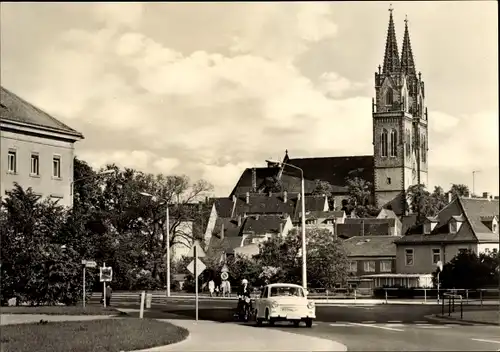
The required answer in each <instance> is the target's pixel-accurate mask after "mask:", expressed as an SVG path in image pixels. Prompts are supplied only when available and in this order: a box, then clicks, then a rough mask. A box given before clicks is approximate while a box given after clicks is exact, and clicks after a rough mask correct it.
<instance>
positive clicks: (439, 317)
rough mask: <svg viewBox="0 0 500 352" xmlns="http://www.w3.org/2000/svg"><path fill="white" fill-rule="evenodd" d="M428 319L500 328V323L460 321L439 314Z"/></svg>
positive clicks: (427, 316) (429, 316)
mask: <svg viewBox="0 0 500 352" xmlns="http://www.w3.org/2000/svg"><path fill="white" fill-rule="evenodd" d="M425 318H426V319H429V320H434V321H438V322H446V323H455V324H459V325H464V326H473V325H486V326H500V323H488V322H484V321H477V320H466V319H458V318H455V317H443V316H440V315H438V314H434V315H426V316H425Z"/></svg>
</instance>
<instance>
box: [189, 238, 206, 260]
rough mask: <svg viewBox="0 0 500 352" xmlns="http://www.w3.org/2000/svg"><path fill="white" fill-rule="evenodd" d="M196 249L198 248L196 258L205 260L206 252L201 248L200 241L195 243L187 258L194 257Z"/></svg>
mask: <svg viewBox="0 0 500 352" xmlns="http://www.w3.org/2000/svg"><path fill="white" fill-rule="evenodd" d="M194 247H196V256H197V257H198V258H203V257H204V256H205V252H204V251H203V249H202V248H201V245H200V241H194V243H193V246H192V247H191V249H190V250H189V252H188V254H186V257H194Z"/></svg>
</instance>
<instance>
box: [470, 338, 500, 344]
mask: <svg viewBox="0 0 500 352" xmlns="http://www.w3.org/2000/svg"><path fill="white" fill-rule="evenodd" d="M471 340H473V341H479V342H489V343H499V344H500V341H495V340H484V339H471Z"/></svg>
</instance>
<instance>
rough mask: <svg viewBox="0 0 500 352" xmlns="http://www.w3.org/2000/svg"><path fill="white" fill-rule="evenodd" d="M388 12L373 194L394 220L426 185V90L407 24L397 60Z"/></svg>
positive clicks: (378, 78)
mask: <svg viewBox="0 0 500 352" xmlns="http://www.w3.org/2000/svg"><path fill="white" fill-rule="evenodd" d="M392 11H393V10H392V8H391V9H389V12H390V14H389V28H388V32H387V39H386V44H385V54H384V63H383V66H382V67H381V66H379V67H378V72H376V73H375V98H374V99H373V102H372V119H373V151H374V154H373V155H374V189H375V200H376V204H377V206H378V207H388V206H390V208H392V210H394V212H395V213H396V214H398V215H402V214H404V213H405V211H406V210H407V202H406V194H405V193H406V192H405V191H406V190H407V189H408V187H410V186H411V185H415V184H425V185H427V184H428V180H427V165H428V155H427V152H428V129H427V108H426V107H425V90H424V82H423V81H422V77H421V73H420V72H419V73H418V74H417V73H416V69H415V61H414V58H413V52H412V49H411V43H410V34H409V30H408V20H406V19H405V32H404V37H403V47H402V51H401V57H400V56H399V52H398V45H397V41H396V31H395V28H394V19H393V16H392Z"/></svg>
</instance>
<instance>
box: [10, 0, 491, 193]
mask: <svg viewBox="0 0 500 352" xmlns="http://www.w3.org/2000/svg"><path fill="white" fill-rule="evenodd" d="M86 6H90V7H89V8H91V9H92V10H91V11H86V12H82V14H81V15H80V16H81V17H83V16H87V18H81V23H83V22H85V23H86V25H80V26H78V27H77V26H74V28H71V29H66V30H65V31H61V30H59V35H51V36H47V39H46V40H45V41H44V43H45V45H44V46H43V48H42V49H41V50H42V51H41V52H39V53H38V52H37V54H36V55H33V57H36V60H37V61H33V63H32V64H30V74H29V77H24V78H23V79H24V80H25V82H28V83H29V84H25V85H24V86H25V87H26V88H24V90H21V91H19V93H20V95H21V96H23V97H25V98H26V99H27V100H29V101H30V102H33V103H34V104H35V105H37V106H39V107H40V108H42V109H44V110H46V111H47V112H49V113H51V114H53V115H54V116H55V117H57V118H60V119H62V120H65V121H68V120H69V122H68V123H69V124H70V125H72V126H78V127H79V128H80V129H82V132H83V133H84V135H85V136H87V137H88V138H87V139H86V140H84V141H82V142H79V143H78V144H77V146H76V148H77V151H78V154H79V155H80V156H81V157H82V158H84V159H86V160H88V161H89V162H90V163H91V164H92V165H94V166H101V165H103V164H105V163H108V162H116V163H117V164H119V165H123V166H128V167H135V168H138V169H141V170H143V171H150V172H164V173H186V174H188V175H190V176H191V177H192V178H193V179H195V178H201V177H203V178H206V179H207V180H208V181H210V182H212V183H213V184H214V185H215V186H216V193H217V194H219V195H224V194H227V193H229V191H230V190H231V189H232V188H233V186H234V184H235V183H236V181H237V180H238V177H239V175H240V173H241V172H242V171H243V170H244V169H245V168H246V167H250V166H254V165H256V164H257V165H259V164H262V163H263V160H264V159H265V158H269V157H271V156H273V159H275V158H277V157H279V158H281V157H282V153H283V152H284V150H285V149H288V150H289V153H290V155H291V157H307V156H341V155H366V154H372V153H373V149H372V148H373V146H372V120H371V96H369V95H367V93H366V90H367V87H368V86H367V83H366V82H363V81H359V79H358V78H357V79H358V81H356V79H351V77H360V75H361V74H360V73H359V72H365V71H366V72H367V74H366V75H364V74H363V76H361V77H364V76H371V72H372V70H366V67H365V66H363V65H360V64H358V65H350V66H356V67H355V68H354V69H352V70H353V71H354V70H355V71H356V74H353V71H351V72H347V71H346V70H342V67H340V66H338V65H333V64H332V65H330V66H329V65H326V64H324V62H330V61H329V60H328V59H327V58H323V56H321V53H325V52H326V51H327V50H326V49H324V48H325V47H330V46H332V44H334V43H337V42H336V41H337V40H338V39H340V38H338V37H340V36H341V35H342V36H343V37H342V39H341V40H340V42H342V43H349V44H348V45H350V43H351V41H352V43H356V41H363V43H364V41H365V40H369V39H366V38H368V35H371V33H368V32H367V31H365V30H364V32H363V33H361V32H356V31H355V30H356V29H357V26H354V27H353V26H351V27H352V28H350V29H349V31H342V32H341V31H340V27H339V25H338V23H341V22H336V21H334V20H333V19H332V16H333V15H334V14H333V13H332V8H333V5H332V4H329V3H307V4H306V3H290V4H286V5H285V6H284V5H281V4H279V3H271V2H270V3H237V4H236V3H225V4H220V5H216V4H211V5H210V6H208V5H204V4H177V3H176V4H173V3H172V4H161V5H152V4H137V3H127V4H122V3H116V4H115V3H113V4H111V3H99V4H91V5H85V8H87V7H86ZM155 6H157V7H155ZM203 6H207V7H206V8H210V9H212V10H211V12H208V13H207V14H205V12H203V11H201V10H202V9H205V7H203ZM214 6H215V7H217V6H220V7H217V8H216V9H215V10H214V8H215V7H214ZM83 8H84V6H83V5H82V9H83ZM336 9H337V7H336ZM201 13H203V16H201V15H200V14H201ZM342 13H343V12H339V11H337V10H336V13H335V15H336V16H337V18H339V21H340V17H342V16H343V15H342ZM426 16H427V15H426ZM370 17H372V16H370ZM154 19H156V22H154V21H152V20H154ZM84 20H85V21H84ZM186 23H189V25H187V24H186ZM91 24H92V25H91ZM207 24H209V25H210V26H209V28H208V27H207V26H206V25H207ZM148 25H151V26H152V27H154V30H153V29H151V28H150V27H148ZM385 25H386V24H384V26H385ZM342 28H343V29H345V28H344V27H342ZM346 28H347V27H346ZM384 28H385V27H384ZM2 29H3V28H2ZM384 30H385V29H384ZM347 32H349V33H348V34H346V33H347ZM365 32H367V33H365ZM4 33H5V31H3V30H2V35H3V36H4V35H5V34H4ZM13 33H14V32H13ZM356 36H359V37H360V38H362V39H359V38H357V37H356ZM28 37H29V36H26V38H28ZM365 37H366V38H365ZM2 38H3V37H2ZM23 38H24V37H23ZM37 38H38V37H37ZM40 38H42V37H40ZM39 40H41V39H39ZM416 42H418V41H416ZM186 43H197V44H196V45H194V44H192V45H191V46H190V45H187V44H186ZM343 45H344V44H343ZM365 46H366V45H364V44H363V48H364V47H365ZM193 48H194V49H193ZM319 48H323V49H322V50H319ZM313 49H314V50H313ZM316 50H318V51H317V53H318V54H316ZM415 50H416V49H415ZM306 52H309V53H314V55H313V56H315V60H316V61H315V62H318V61H321V62H322V64H321V65H319V64H318V65H316V68H317V67H323V69H322V70H319V69H318V70H316V71H315V70H310V72H313V71H314V73H310V72H309V71H307V70H304V67H300V65H301V64H300V61H301V60H300V58H301V55H302V56H303V54H304V53H306ZM432 52H434V51H432ZM7 54H8V53H4V51H3V52H2V59H3V57H4V55H7ZM368 54H369V53H367V55H368ZM311 55H312V54H311ZM346 55H347V54H346ZM377 55H378V54H377ZM436 56H438V55H437V54H436ZM23 57H29V56H28V55H24V56H23ZM318 57H319V58H320V59H318ZM379 59H380V57H377V60H379ZM370 60H371V58H367V59H366V61H370ZM14 61H15V60H14ZM371 61H373V60H371ZM371 61H370V62H371ZM422 61H423V60H422ZM11 62H13V61H12V60H11ZM373 62H375V61H373ZM433 63H434V65H437V63H436V62H435V61H433ZM377 64H378V61H377ZM375 65H376V64H374V67H375ZM10 66H11V67H12V64H11V65H10ZM347 66H349V65H347ZM433 67H435V66H433ZM445 67H447V66H445ZM350 69H351V68H350ZM306 71H307V72H309V73H310V74H308V73H307V72H306ZM23 72H24V71H23V70H19V72H17V73H16V75H15V76H12V77H13V78H11V81H15V82H20V81H21V80H18V76H19V77H21V76H22V75H23ZM3 73H4V71H3V70H2V74H3ZM6 73H9V72H6ZM423 73H424V74H426V71H425V70H423ZM26 75H27V74H26ZM317 77H320V78H319V80H318V81H317V82H316V80H315V79H316V78H317ZM361 80H362V78H361ZM436 80H437V78H436ZM367 82H368V80H367ZM372 83H373V82H371V79H370V85H372ZM431 86H434V85H431V84H430V87H431ZM434 90H435V88H434ZM432 94H433V97H434V96H435V99H436V100H441V99H440V96H439V94H440V93H439V92H433V93H432ZM450 94H452V93H450ZM480 105H481V104H480ZM431 108H432V107H429V109H431ZM475 110H478V109H477V108H476V109H475ZM497 115H498V114H491V113H490V112H488V111H487V110H485V111H484V112H480V113H478V112H476V113H475V114H468V113H467V114H466V115H464V116H459V115H453V114H452V113H450V112H449V111H448V110H446V109H441V108H440V109H438V110H431V111H430V113H429V118H430V121H429V123H430V140H429V147H430V148H431V150H430V153H431V154H430V157H429V160H430V163H431V167H432V168H433V169H431V173H430V177H431V179H432V180H435V181H436V182H446V177H451V176H450V175H453V174H454V172H455V174H456V173H457V172H458V171H457V170H460V171H461V170H466V169H470V168H472V167H479V166H480V165H481V164H487V163H489V164H490V165H496V166H498V142H497V140H498V123H497V121H496V116H497ZM493 120H495V121H493ZM95 135H99V136H104V137H105V140H102V141H98V140H97V139H98V138H97V137H95V138H91V137H89V136H95ZM90 140H92V142H91V143H92V144H91V143H90V142H89V141H90ZM114 142H115V143H116V147H113V144H114ZM433 170H439V171H437V173H438V174H439V175H437V174H434V175H433V172H434V171H433ZM443 175H445V176H443ZM492 180H493V181H495V179H493V178H492ZM497 180H498V176H497V179H496V181H495V182H498V181H497ZM433 182H434V181H433ZM491 183H494V182H491ZM497 187H498V186H497Z"/></svg>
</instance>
